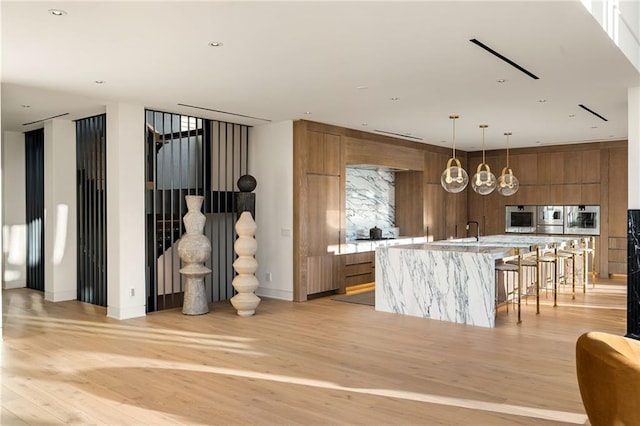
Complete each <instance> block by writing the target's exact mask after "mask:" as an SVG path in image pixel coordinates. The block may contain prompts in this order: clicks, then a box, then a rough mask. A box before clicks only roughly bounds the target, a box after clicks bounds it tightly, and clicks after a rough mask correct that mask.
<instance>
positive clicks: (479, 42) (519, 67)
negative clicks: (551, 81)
mask: <svg viewBox="0 0 640 426" xmlns="http://www.w3.org/2000/svg"><path fill="white" fill-rule="evenodd" d="M469 41H470V42H471V43H473V44H475V45H477V46H480V47H481V48H483V49H484V50H486V51H487V52H489V53H491V54H492V55H494V56H496V57H498V58H500V59H502V60H503V61H505V62H506V63H508V64H509V65H511V66H512V67H514V68H516V69H517V70H518V71H522V72H523V73H525V74H526V75H528V76H529V77H531V78H533V79H534V80H539V79H540V77H538V76H537V75H535V74H534V73H532V72H531V71H529V70H527V69H526V68H524V67H522V66H520V65H518V64H516V63H515V62H514V61H512V60H511V59H509V58H507V57H506V56H504V55H501V54H500V53H498V52H496V51H495V50H493V49H492V48H490V47H489V46H487V45H486V44H484V43H483V42H481V41H479V40H477V39H475V38H472V39H471V40H469Z"/></svg>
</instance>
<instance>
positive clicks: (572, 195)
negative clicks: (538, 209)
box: [551, 184, 600, 205]
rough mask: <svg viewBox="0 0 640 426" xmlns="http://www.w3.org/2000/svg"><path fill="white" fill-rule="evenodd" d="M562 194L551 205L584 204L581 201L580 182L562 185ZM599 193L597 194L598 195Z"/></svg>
mask: <svg viewBox="0 0 640 426" xmlns="http://www.w3.org/2000/svg"><path fill="white" fill-rule="evenodd" d="M562 192H563V196H562V197H561V198H560V199H559V200H558V202H555V201H554V202H553V203H551V204H553V205H571V204H584V203H583V202H582V185H580V184H568V185H562ZM599 196H600V194H598V197H599Z"/></svg>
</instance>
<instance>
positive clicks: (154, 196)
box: [149, 111, 159, 310]
mask: <svg viewBox="0 0 640 426" xmlns="http://www.w3.org/2000/svg"><path fill="white" fill-rule="evenodd" d="M157 121H158V113H157V112H155V111H154V112H153V122H152V123H153V128H154V129H155V130H156V132H157V130H158V124H157ZM152 147H153V150H152V151H151V152H150V154H149V155H151V156H152V160H151V161H152V163H153V164H152V165H153V168H152V173H153V193H152V197H151V198H152V199H151V202H152V205H153V210H152V212H151V213H152V217H151V223H152V224H153V233H152V235H151V238H153V246H152V247H153V257H152V258H151V259H150V263H151V267H152V268H153V282H152V283H151V293H150V296H151V297H152V300H153V309H154V310H158V309H159V308H158V302H159V301H158V262H157V259H158V179H159V177H158V146H157V142H156V140H155V136H154V139H153V144H152Z"/></svg>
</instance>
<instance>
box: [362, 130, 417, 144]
mask: <svg viewBox="0 0 640 426" xmlns="http://www.w3.org/2000/svg"><path fill="white" fill-rule="evenodd" d="M374 132H377V133H384V134H386V135H394V136H400V137H402V138H409V139H415V140H418V141H421V140H422V138H420V137H418V136H411V135H405V134H402V133H397V132H387V131H386V130H378V129H375V130H374Z"/></svg>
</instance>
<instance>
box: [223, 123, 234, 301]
mask: <svg viewBox="0 0 640 426" xmlns="http://www.w3.org/2000/svg"><path fill="white" fill-rule="evenodd" d="M224 127H225V138H224V146H225V161H224V164H223V165H222V166H223V167H224V199H225V209H224V214H223V215H222V219H223V220H224V240H223V241H224V268H223V269H224V297H225V299H228V298H229V294H228V291H227V289H228V287H229V271H228V267H229V253H228V248H229V220H228V211H229V207H230V206H228V205H227V202H228V199H227V192H228V191H229V156H230V154H231V155H233V146H232V147H231V152H230V151H229V123H224ZM231 133H233V126H232V127H231Z"/></svg>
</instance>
